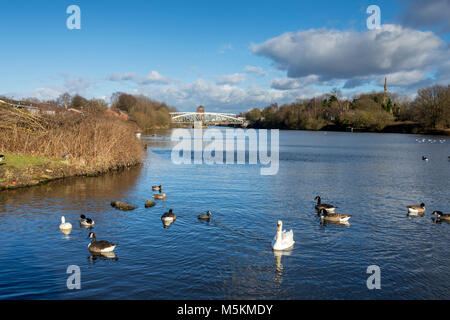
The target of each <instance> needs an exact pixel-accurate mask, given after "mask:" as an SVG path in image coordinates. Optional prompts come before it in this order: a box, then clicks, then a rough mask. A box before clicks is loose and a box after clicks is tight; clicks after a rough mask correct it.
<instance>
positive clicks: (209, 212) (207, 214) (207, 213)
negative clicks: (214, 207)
mask: <svg viewBox="0 0 450 320" xmlns="http://www.w3.org/2000/svg"><path fill="white" fill-rule="evenodd" d="M210 218H211V211H209V210H208V211H207V212H206V213H203V214H201V215H198V216H197V219H200V220H209V219H210Z"/></svg>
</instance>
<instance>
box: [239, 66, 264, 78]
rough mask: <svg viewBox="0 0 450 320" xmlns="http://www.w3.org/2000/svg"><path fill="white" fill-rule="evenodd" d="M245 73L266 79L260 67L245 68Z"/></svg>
mask: <svg viewBox="0 0 450 320" xmlns="http://www.w3.org/2000/svg"><path fill="white" fill-rule="evenodd" d="M244 71H245V72H247V73H254V74H256V75H258V76H262V77H266V76H267V72H266V71H264V70H263V68H261V67H256V66H246V67H245V69H244Z"/></svg>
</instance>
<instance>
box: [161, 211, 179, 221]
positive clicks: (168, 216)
mask: <svg viewBox="0 0 450 320" xmlns="http://www.w3.org/2000/svg"><path fill="white" fill-rule="evenodd" d="M161 220H162V221H163V222H164V223H172V222H175V220H177V216H176V215H175V213H173V210H172V209H170V210H169V212H166V213H164V214H163V215H162V216H161Z"/></svg>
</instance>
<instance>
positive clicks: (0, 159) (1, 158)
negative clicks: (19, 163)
mask: <svg viewBox="0 0 450 320" xmlns="http://www.w3.org/2000/svg"><path fill="white" fill-rule="evenodd" d="M3 160H5V156H4V155H3V154H0V162H2V161H3Z"/></svg>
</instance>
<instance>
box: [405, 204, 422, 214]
mask: <svg viewBox="0 0 450 320" xmlns="http://www.w3.org/2000/svg"><path fill="white" fill-rule="evenodd" d="M407 208H408V213H409V214H411V215H423V214H424V213H425V203H423V202H422V203H421V204H420V205H419V206H417V205H411V206H407Z"/></svg>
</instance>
